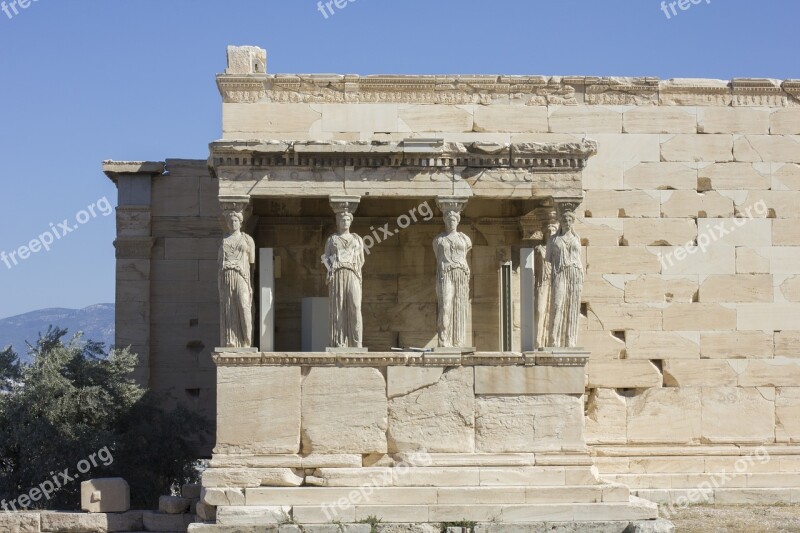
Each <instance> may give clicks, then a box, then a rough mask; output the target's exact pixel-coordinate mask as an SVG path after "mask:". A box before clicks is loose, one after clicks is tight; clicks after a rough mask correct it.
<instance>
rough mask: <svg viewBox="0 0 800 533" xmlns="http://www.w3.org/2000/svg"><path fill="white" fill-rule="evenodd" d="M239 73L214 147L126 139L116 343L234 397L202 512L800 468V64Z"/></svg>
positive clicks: (120, 165) (452, 500)
mask: <svg viewBox="0 0 800 533" xmlns="http://www.w3.org/2000/svg"><path fill="white" fill-rule="evenodd" d="M217 83H218V86H219V89H220V93H221V95H222V99H223V121H222V122H223V132H222V138H221V139H219V140H216V141H214V142H212V143H211V144H210V147H209V148H210V154H209V158H208V160H207V161H186V160H168V161H166V162H111V161H110V162H106V163H105V164H104V171H105V172H106V174H107V175H108V176H109V177H110V178H111V179H113V180H114V181H115V183H116V184H117V186H118V189H119V207H118V238H117V241H116V247H117V257H118V261H117V344H118V345H131V346H132V347H133V349H134V350H135V351H137V352H138V353H139V354H140V355H141V356H142V357H141V361H140V367H139V368H138V373H137V378H138V379H139V380H141V381H142V382H143V383H146V384H148V385H149V386H150V387H152V388H154V389H157V390H160V391H164V392H168V393H170V394H171V397H172V398H173V399H174V401H176V402H182V403H188V404H189V405H190V406H191V407H193V408H194V409H196V410H197V411H199V412H201V413H204V414H205V415H206V416H207V417H208V418H209V419H210V420H213V421H214V422H215V424H216V425H215V427H214V428H213V431H211V440H212V441H213V452H212V451H211V450H210V447H209V449H208V450H207V452H208V453H209V455H212V454H213V456H212V460H211V463H210V468H209V469H208V470H207V471H206V472H205V474H204V476H203V486H204V493H203V504H202V505H201V506H200V508H199V509H198V513H199V514H200V515H201V517H202V518H204V519H205V520H206V521H207V522H208V523H207V524H204V525H202V526H193V528H196V530H197V531H227V530H226V529H224V528H225V527H233V528H235V527H248V526H254V525H259V524H266V523H273V524H275V523H289V522H294V523H298V524H303V525H307V524H329V523H357V522H364V521H368V520H372V519H376V518H377V519H381V520H383V521H384V522H391V523H417V524H427V523H437V524H438V523H459V522H461V523H463V522H466V521H470V522H478V523H480V524H482V526H481V527H484V528H488V530H491V529H492V527H495V525H496V524H498V523H504V524H507V523H536V524H542V523H549V522H608V523H609V524H610V525H609V526H608V527H609V528H610V529H608V531H620V532H621V531H623V530H625V529H626V528H628V527H629V524H630V523H631V522H636V521H642V520H644V521H648V520H649V521H653V520H655V519H656V518H657V516H658V510H657V507H656V505H655V503H652V502H654V501H655V502H659V503H666V504H673V505H682V503H681V502H682V501H684V500H685V501H691V503H703V502H714V501H717V502H744V501H748V502H749V501H766V502H791V501H794V500H796V499H797V498H798V497H800V448H795V447H794V446H793V445H792V443H794V442H796V441H797V440H798V439H800V424H799V423H798V420H800V363H798V362H800V359H798V358H797V352H796V346H797V343H798V340H800V318H798V317H800V296H798V295H799V294H800V292H798V291H797V290H796V289H797V287H796V283H795V281H796V279H795V278H798V277H799V276H800V239H798V236H797V224H796V223H795V222H796V221H797V216H798V215H797V213H796V211H797V210H796V209H793V207H796V206H797V205H800V150H799V149H798V148H800V82H794V81H786V82H778V81H775V80H753V79H741V80H733V81H732V82H728V81H724V82H723V81H715V80H671V81H659V80H656V79H652V78H636V79H633V78H631V79H628V78H625V79H620V78H613V79H612V78H586V77H573V78H555V77H553V78H548V77H541V76H367V77H361V76H351V75H346V76H345V75H272V74H268V73H267V62H266V52H265V51H263V50H260V49H258V48H253V47H231V48H229V50H228V68H227V70H226V71H225V73H224V74H221V75H219V76H218V77H217ZM798 279H800V278H798ZM741 465H745V467H743V468H742V469H741V471H739V470H740V468H739V467H740V466H741ZM732 471H734V473H735V475H734V476H733V477H731V476H730V475H727V474H726V473H730V472H732ZM720 476H723V477H720ZM720 479H721V480H722V481H720ZM645 498H646V499H645ZM693 498H695V499H697V498H699V500H698V501H692V499H693ZM612 523H613V524H612ZM614 528H617V529H614Z"/></svg>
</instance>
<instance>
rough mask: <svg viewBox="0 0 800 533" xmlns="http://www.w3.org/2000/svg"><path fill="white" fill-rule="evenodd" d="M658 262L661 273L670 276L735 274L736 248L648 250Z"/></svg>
mask: <svg viewBox="0 0 800 533" xmlns="http://www.w3.org/2000/svg"><path fill="white" fill-rule="evenodd" d="M648 251H650V252H651V253H653V254H655V255H656V256H657V257H658V258H659V261H660V266H661V273H662V274H665V275H670V276H678V275H693V274H700V275H710V274H736V273H737V270H736V252H737V248H734V247H733V246H727V245H719V246H717V245H715V244H712V245H711V246H706V247H701V246H683V247H677V248H671V247H667V246H661V247H652V248H648Z"/></svg>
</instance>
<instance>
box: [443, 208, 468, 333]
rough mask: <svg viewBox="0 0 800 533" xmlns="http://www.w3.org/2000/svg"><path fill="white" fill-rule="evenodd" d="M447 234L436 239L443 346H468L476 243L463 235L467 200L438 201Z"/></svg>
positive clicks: (444, 233)
mask: <svg viewBox="0 0 800 533" xmlns="http://www.w3.org/2000/svg"><path fill="white" fill-rule="evenodd" d="M437 204H438V206H439V209H440V210H441V211H442V213H443V215H444V226H445V231H444V232H443V233H440V234H439V235H437V236H436V238H435V239H434V240H433V251H434V253H435V254H436V296H437V297H438V299H439V317H438V318H439V323H438V325H439V327H438V329H439V347H441V348H453V347H465V346H467V345H468V341H467V326H468V321H469V316H470V313H469V307H470V305H469V302H470V300H469V283H470V276H471V273H470V269H469V264H468V263H467V254H468V253H469V251H470V250H472V241H471V240H470V238H469V237H467V236H466V235H465V234H463V233H459V231H458V224H459V222H461V211H462V210H463V208H464V206H465V205H466V199H460V198H459V199H441V198H440V199H438V200H437Z"/></svg>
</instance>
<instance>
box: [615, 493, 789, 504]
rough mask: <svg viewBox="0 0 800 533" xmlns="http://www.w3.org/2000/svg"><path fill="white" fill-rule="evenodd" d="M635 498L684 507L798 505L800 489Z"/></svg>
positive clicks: (660, 495)
mask: <svg viewBox="0 0 800 533" xmlns="http://www.w3.org/2000/svg"><path fill="white" fill-rule="evenodd" d="M631 492H633V493H634V494H635V495H636V496H639V497H641V498H645V499H647V500H650V501H652V502H655V503H659V504H664V505H672V506H674V507H683V506H686V505H698V504H702V505H714V504H717V505H777V504H800V488H783V489H747V488H738V489H736V488H734V489H731V488H711V489H705V488H704V489H696V488H695V489H667V490H665V489H632V491H631Z"/></svg>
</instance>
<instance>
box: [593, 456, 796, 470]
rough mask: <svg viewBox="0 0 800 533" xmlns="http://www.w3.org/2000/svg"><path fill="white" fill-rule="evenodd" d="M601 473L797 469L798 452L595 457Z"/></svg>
mask: <svg viewBox="0 0 800 533" xmlns="http://www.w3.org/2000/svg"><path fill="white" fill-rule="evenodd" d="M594 461H595V465H596V466H597V468H598V469H599V470H600V473H601V474H655V473H673V474H702V473H708V474H714V473H720V472H723V471H724V472H734V471H742V472H748V473H770V472H785V473H800V455H767V454H766V453H761V454H760V455H745V456H740V455H715V456H697V455H695V456H685V457H676V456H648V457H643V456H637V457H595V459H594Z"/></svg>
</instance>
